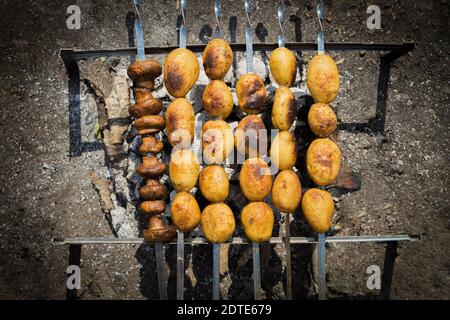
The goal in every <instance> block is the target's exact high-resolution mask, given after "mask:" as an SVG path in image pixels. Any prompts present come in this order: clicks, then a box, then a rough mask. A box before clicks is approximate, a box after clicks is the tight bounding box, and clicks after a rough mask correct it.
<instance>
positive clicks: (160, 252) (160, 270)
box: [133, 0, 167, 300]
mask: <svg viewBox="0 0 450 320" xmlns="http://www.w3.org/2000/svg"><path fill="white" fill-rule="evenodd" d="M141 2H142V1H141V0H134V1H133V6H134V11H135V13H136V18H137V19H136V20H135V22H134V30H135V32H136V48H137V59H138V60H145V46H144V32H143V31H142V22H141V16H140V14H139V9H140V6H141ZM155 256H156V272H157V274H158V287H159V298H160V299H161V300H167V283H166V272H165V265H166V262H165V248H164V244H162V243H159V242H158V243H155Z"/></svg>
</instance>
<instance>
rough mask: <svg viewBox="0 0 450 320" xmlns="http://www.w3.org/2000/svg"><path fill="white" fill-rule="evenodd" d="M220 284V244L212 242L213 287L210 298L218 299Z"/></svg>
mask: <svg viewBox="0 0 450 320" xmlns="http://www.w3.org/2000/svg"><path fill="white" fill-rule="evenodd" d="M219 286H220V244H218V243H214V244H213V289H212V299H213V300H219V292H220V290H219Z"/></svg>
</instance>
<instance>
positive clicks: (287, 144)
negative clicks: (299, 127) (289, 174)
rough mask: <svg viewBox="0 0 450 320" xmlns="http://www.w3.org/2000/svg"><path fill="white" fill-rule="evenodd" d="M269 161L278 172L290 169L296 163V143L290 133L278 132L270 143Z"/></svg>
mask: <svg viewBox="0 0 450 320" xmlns="http://www.w3.org/2000/svg"><path fill="white" fill-rule="evenodd" d="M270 159H271V161H272V163H273V164H274V166H275V167H277V168H278V169H279V170H287V169H290V168H292V167H293V166H294V165H295V163H296V162H297V142H296V141H295V136H294V134H293V133H292V132H290V131H280V132H279V133H278V134H277V135H276V136H275V138H274V139H273V141H272V146H271V147H270Z"/></svg>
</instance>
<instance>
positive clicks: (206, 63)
mask: <svg viewBox="0 0 450 320" xmlns="http://www.w3.org/2000/svg"><path fill="white" fill-rule="evenodd" d="M202 58H203V68H204V70H205V73H206V75H207V76H208V78H210V79H212V80H220V79H223V78H224V77H225V75H226V74H227V72H228V70H230V67H231V64H232V63H233V51H232V50H231V47H230V45H229V44H228V42H226V41H225V40H223V39H213V40H211V41H210V42H209V43H208V45H207V46H206V48H205V50H204V51H203V53H202Z"/></svg>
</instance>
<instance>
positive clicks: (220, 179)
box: [199, 166, 230, 203]
mask: <svg viewBox="0 0 450 320" xmlns="http://www.w3.org/2000/svg"><path fill="white" fill-rule="evenodd" d="M199 187H200V191H201V193H202V195H203V196H204V197H205V198H206V199H207V200H208V201H209V202H212V203H217V202H223V201H225V200H226V199H227V198H228V194H229V188H230V183H229V181H228V176H227V173H226V172H225V169H224V168H223V167H221V166H208V167H206V168H204V169H203V170H202V171H201V172H200V176H199Z"/></svg>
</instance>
